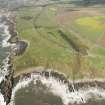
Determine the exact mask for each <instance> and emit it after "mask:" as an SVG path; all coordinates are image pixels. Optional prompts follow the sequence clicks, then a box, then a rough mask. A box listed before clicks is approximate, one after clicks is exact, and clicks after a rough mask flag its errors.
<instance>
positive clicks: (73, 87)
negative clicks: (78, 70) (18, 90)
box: [14, 70, 105, 92]
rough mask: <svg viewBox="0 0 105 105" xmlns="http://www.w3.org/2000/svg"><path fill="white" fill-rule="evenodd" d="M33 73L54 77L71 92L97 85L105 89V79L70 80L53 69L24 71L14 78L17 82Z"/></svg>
mask: <svg viewBox="0 0 105 105" xmlns="http://www.w3.org/2000/svg"><path fill="white" fill-rule="evenodd" d="M31 75H40V76H42V77H45V78H46V79H49V78H50V77H52V78H54V79H56V80H57V81H59V82H61V83H63V84H65V85H66V86H68V88H69V91H70V92H74V91H78V90H79V89H88V88H95V87H96V88H99V89H105V80H99V79H94V80H79V81H76V80H74V81H73V80H69V79H68V78H67V77H66V76H65V75H64V74H62V73H59V72H57V71H51V70H50V71H49V70H44V71H34V72H31V73H24V74H22V75H20V76H17V77H15V79H14V81H15V84H17V83H18V82H19V80H22V79H24V78H31ZM39 81H40V80H39ZM14 86H15V85H14Z"/></svg>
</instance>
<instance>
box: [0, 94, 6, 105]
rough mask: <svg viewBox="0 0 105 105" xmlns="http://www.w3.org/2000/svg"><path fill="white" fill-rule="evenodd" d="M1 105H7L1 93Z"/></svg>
mask: <svg viewBox="0 0 105 105" xmlns="http://www.w3.org/2000/svg"><path fill="white" fill-rule="evenodd" d="M0 105H6V102H4V97H3V95H2V94H1V93H0Z"/></svg>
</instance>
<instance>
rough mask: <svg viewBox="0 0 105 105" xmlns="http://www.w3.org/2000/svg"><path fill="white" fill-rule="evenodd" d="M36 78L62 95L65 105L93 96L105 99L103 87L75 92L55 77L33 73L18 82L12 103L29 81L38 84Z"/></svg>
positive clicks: (58, 94)
mask: <svg viewBox="0 0 105 105" xmlns="http://www.w3.org/2000/svg"><path fill="white" fill-rule="evenodd" d="M36 80H40V81H41V82H42V83H43V84H44V85H46V86H47V87H48V88H49V90H50V91H51V92H52V93H53V94H54V95H57V96H59V97H61V99H62V101H63V103H64V105H69V103H71V104H80V103H86V102H87V101H88V100H89V99H91V98H93V97H94V98H95V99H96V100H101V99H105V90H103V89H99V88H97V87H94V88H87V89H79V90H78V91H76V90H75V91H74V92H70V91H69V89H68V86H67V85H66V84H64V83H62V82H61V81H58V80H56V79H55V78H53V77H49V78H46V77H44V76H41V75H34V74H32V75H31V77H30V78H24V79H22V80H20V81H19V83H17V85H16V86H15V87H14V89H13V92H12V98H11V103H10V105H15V98H16V97H15V96H16V92H17V91H19V90H20V89H21V88H25V87H27V86H29V83H31V82H32V81H34V84H36ZM33 88H34V87H33Z"/></svg>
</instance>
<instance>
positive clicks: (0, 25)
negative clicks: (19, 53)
mask: <svg viewBox="0 0 105 105" xmlns="http://www.w3.org/2000/svg"><path fill="white" fill-rule="evenodd" d="M5 16H6V18H8V16H9V14H6V15H5ZM1 18H2V15H1V16H0V29H1V30H2V31H3V32H2V33H3V34H1V36H3V37H4V39H3V40H2V42H1V47H11V46H12V44H11V43H9V42H8V40H9V39H10V37H11V35H10V33H9V30H8V28H9V26H8V25H6V22H5V21H2V19H1ZM9 60H10V59H9V55H8V56H7V57H6V58H5V59H4V60H3V62H2V64H3V66H2V68H1V69H0V83H1V82H2V81H3V80H4V79H5V76H6V75H8V73H9V70H8V67H9V66H10V64H9ZM0 91H1V90H0ZM0 105H6V102H4V97H3V95H2V94H1V93H0Z"/></svg>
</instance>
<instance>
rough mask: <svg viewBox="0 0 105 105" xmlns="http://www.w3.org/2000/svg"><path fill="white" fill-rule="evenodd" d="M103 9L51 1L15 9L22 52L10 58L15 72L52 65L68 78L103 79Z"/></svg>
mask: <svg viewBox="0 0 105 105" xmlns="http://www.w3.org/2000/svg"><path fill="white" fill-rule="evenodd" d="M104 13H105V8H104V7H102V8H100V7H99V8H95V7H92V6H89V7H88V6H87V7H78V8H75V7H72V8H71V5H70V4H63V5H62V4H55V5H48V6H38V7H34V6H33V7H23V8H20V9H17V10H15V14H16V20H15V21H16V27H17V31H18V33H19V34H18V36H19V38H20V39H22V40H25V41H26V42H27V43H28V47H27V50H26V52H25V53H24V54H23V55H21V56H18V57H15V59H14V67H15V68H14V69H15V73H16V74H17V73H19V72H22V71H26V72H27V70H28V71H30V70H31V68H32V69H36V67H40V66H42V67H45V68H53V69H55V70H58V71H60V72H63V73H65V74H66V75H67V76H68V77H69V78H75V79H77V78H79V79H83V78H84V77H85V78H98V77H101V78H104V73H105V32H104V30H105V14H104Z"/></svg>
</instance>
